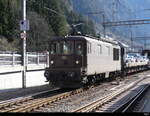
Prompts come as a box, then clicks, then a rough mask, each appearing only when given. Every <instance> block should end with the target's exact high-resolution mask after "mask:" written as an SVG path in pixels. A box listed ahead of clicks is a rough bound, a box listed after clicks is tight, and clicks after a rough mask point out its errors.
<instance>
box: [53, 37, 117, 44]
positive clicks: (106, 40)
mask: <svg viewBox="0 0 150 116" xmlns="http://www.w3.org/2000/svg"><path fill="white" fill-rule="evenodd" d="M66 39H67V40H83V41H84V40H88V41H93V42H94V41H95V42H97V41H102V42H106V43H111V44H115V45H118V42H117V41H115V40H112V38H111V40H110V39H106V38H96V37H92V36H66V37H55V38H54V39H53V40H66Z"/></svg>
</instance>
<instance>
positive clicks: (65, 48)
mask: <svg viewBox="0 0 150 116" xmlns="http://www.w3.org/2000/svg"><path fill="white" fill-rule="evenodd" d="M50 49H51V54H65V55H68V54H73V41H60V42H58V41H57V42H53V43H52V44H51V47H50Z"/></svg>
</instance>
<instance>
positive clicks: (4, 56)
mask: <svg viewBox="0 0 150 116" xmlns="http://www.w3.org/2000/svg"><path fill="white" fill-rule="evenodd" d="M26 59H27V65H29V64H36V65H40V64H45V65H46V66H48V65H49V53H48V52H44V53H37V52H27V58H26ZM21 63H22V55H21V54H18V53H17V52H2V51H1V52H0V66H6V65H9V66H16V65H21Z"/></svg>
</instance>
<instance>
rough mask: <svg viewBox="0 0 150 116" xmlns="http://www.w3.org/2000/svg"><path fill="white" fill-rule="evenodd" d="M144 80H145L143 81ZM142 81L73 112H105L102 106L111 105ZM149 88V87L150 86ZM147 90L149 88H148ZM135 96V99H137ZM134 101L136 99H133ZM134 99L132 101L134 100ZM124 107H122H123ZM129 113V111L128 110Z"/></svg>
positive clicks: (118, 107) (117, 108)
mask: <svg viewBox="0 0 150 116" xmlns="http://www.w3.org/2000/svg"><path fill="white" fill-rule="evenodd" d="M142 80H143V79H142ZM140 81H141V80H138V81H137V82H135V83H134V84H133V83H131V84H130V85H128V86H125V87H123V88H121V89H118V90H117V91H114V92H113V93H110V94H108V95H106V96H104V97H101V98H100V99H98V100H95V101H93V102H91V103H89V104H86V105H85V106H82V107H80V108H78V109H75V110H73V111H71V112H101V111H100V110H103V109H101V107H102V106H104V105H105V104H109V103H112V102H113V100H114V99H116V98H117V97H118V96H119V95H121V94H122V93H124V92H126V91H128V90H129V89H131V88H132V87H134V86H135V85H136V84H138V83H139V82H140ZM148 87H149V86H148ZM146 88H147V86H146ZM143 91H145V89H142V90H141V91H140V92H139V93H138V95H142V93H143ZM138 95H136V96H138ZM136 96H135V97H136ZM133 99H134V97H133ZM133 99H132V100H133ZM130 102H131V101H129V102H128V103H130ZM125 105H127V104H126V103H124V105H123V106H124V107H125ZM123 106H122V107H123ZM122 107H121V106H116V110H114V112H117V111H119V110H120V108H122ZM126 111H127V110H126Z"/></svg>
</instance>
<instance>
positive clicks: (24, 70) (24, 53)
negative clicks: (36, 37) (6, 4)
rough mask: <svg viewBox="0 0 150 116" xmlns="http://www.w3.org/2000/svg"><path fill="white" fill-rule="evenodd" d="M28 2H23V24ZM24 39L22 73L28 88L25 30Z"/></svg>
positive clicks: (24, 0) (23, 80) (23, 83)
mask: <svg viewBox="0 0 150 116" xmlns="http://www.w3.org/2000/svg"><path fill="white" fill-rule="evenodd" d="M26 2H27V1H26V0H23V3H22V9H23V23H24V22H25V21H26ZM23 34H24V37H23V38H22V39H23V56H22V57H23V72H22V87H23V88H26V70H27V64H26V30H23Z"/></svg>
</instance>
